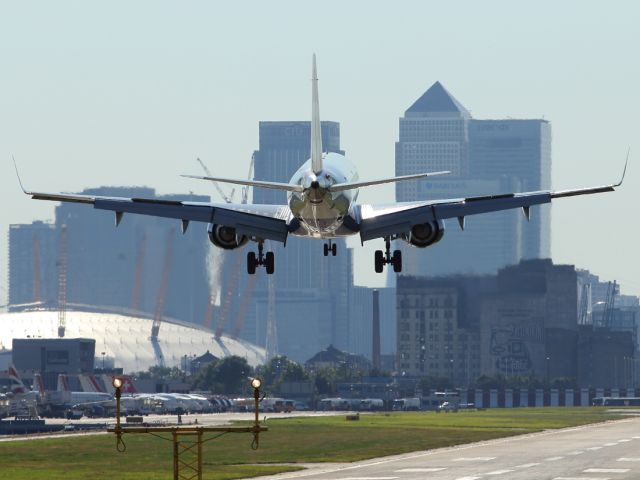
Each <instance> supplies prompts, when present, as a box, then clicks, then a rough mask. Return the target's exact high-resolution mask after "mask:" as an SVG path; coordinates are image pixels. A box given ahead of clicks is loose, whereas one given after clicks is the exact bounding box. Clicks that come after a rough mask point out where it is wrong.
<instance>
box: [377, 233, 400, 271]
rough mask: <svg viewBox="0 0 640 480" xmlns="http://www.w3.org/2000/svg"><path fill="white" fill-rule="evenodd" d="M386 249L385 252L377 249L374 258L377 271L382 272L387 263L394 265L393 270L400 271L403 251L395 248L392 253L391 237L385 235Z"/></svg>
mask: <svg viewBox="0 0 640 480" xmlns="http://www.w3.org/2000/svg"><path fill="white" fill-rule="evenodd" d="M384 242H385V246H386V250H385V252H384V253H383V252H382V250H376V253H375V256H374V260H375V268H376V273H382V270H384V266H385V265H387V264H392V265H393V271H394V272H396V273H400V272H401V271H402V252H401V251H400V250H394V251H393V255H391V238H389V237H385V239H384Z"/></svg>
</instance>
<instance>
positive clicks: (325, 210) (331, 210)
mask: <svg viewBox="0 0 640 480" xmlns="http://www.w3.org/2000/svg"><path fill="white" fill-rule="evenodd" d="M357 180H358V172H357V170H356V168H355V166H354V165H353V163H351V161H349V160H348V159H347V158H346V157H345V156H343V155H340V154H339V153H326V154H324V155H323V159H322V170H321V171H320V172H317V173H314V172H313V170H312V168H311V160H307V161H306V162H305V163H304V164H303V165H302V166H301V167H300V168H299V169H298V171H297V172H296V173H294V174H293V177H291V180H290V182H289V183H291V184H294V185H302V186H303V187H304V191H303V192H302V193H298V192H290V193H289V199H288V201H289V208H290V209H291V213H292V215H293V218H294V219H295V220H293V221H292V222H296V220H297V222H296V223H299V225H297V227H298V228H295V229H293V231H292V232H291V233H292V234H293V235H299V236H308V237H315V238H332V237H339V236H345V235H351V234H353V233H355V232H354V231H352V230H350V229H345V228H343V224H344V221H345V218H346V217H347V216H348V215H349V214H350V213H351V211H352V207H353V204H354V202H355V201H356V199H357V197H358V189H353V190H343V191H338V192H331V191H329V187H330V186H331V185H335V184H337V183H348V182H354V181H357Z"/></svg>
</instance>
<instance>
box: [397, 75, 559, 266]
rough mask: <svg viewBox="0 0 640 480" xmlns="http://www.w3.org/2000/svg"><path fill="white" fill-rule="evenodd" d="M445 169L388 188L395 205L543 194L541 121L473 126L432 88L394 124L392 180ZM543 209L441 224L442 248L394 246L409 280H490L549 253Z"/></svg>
mask: <svg viewBox="0 0 640 480" xmlns="http://www.w3.org/2000/svg"><path fill="white" fill-rule="evenodd" d="M438 170H450V171H451V172H452V173H451V174H450V175H446V176H443V177H435V178H428V179H425V180H420V181H416V182H402V183H398V184H396V200H398V201H413V200H429V199H443V198H462V197H467V196H472V195H490V194H497V193H509V192H513V191H518V190H523V189H526V190H539V189H547V188H550V186H551V185H550V170H551V132H550V126H549V123H548V122H546V121H544V120H498V121H496V120H475V119H472V118H471V115H470V114H469V112H468V110H467V109H466V108H465V107H464V106H462V104H461V103H460V102H458V101H457V100H456V99H455V98H454V97H453V96H452V95H451V94H450V93H449V92H448V91H447V90H446V89H445V88H444V87H443V86H442V85H441V84H440V83H439V82H436V83H435V84H433V85H432V86H431V87H430V88H429V89H428V90H427V91H426V92H425V93H424V94H423V95H422V96H421V97H420V98H419V99H418V100H416V101H415V102H414V104H413V105H411V107H409V109H408V110H407V111H406V112H405V116H404V117H403V118H400V133H399V141H398V142H397V143H396V173H397V174H398V175H407V174H411V173H419V172H429V171H438ZM548 208H549V207H548V206H543V207H536V208H535V209H533V210H532V219H531V220H532V221H531V222H530V223H529V224H527V222H526V221H525V219H524V217H523V215H522V214H521V213H520V212H518V211H504V212H495V213H490V214H484V215H478V216H471V217H468V218H467V219H466V223H465V229H464V231H462V230H461V229H460V228H459V226H458V224H457V222H455V221H454V222H448V223H447V224H446V229H445V234H444V238H443V239H442V241H441V242H440V243H438V244H436V245H433V246H431V247H428V248H427V249H424V250H421V249H417V248H413V247H410V246H408V245H402V244H401V248H402V250H403V255H404V256H405V260H404V264H405V267H404V270H405V272H406V273H408V274H412V275H449V274H455V273H469V272H474V273H495V272H497V270H498V269H499V268H502V267H504V266H506V265H511V264H515V263H518V262H519V261H520V259H522V258H541V257H548V256H549V253H550V247H549V245H550V240H549V237H550V232H549V213H548V212H549V210H548Z"/></svg>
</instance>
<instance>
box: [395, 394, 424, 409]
mask: <svg viewBox="0 0 640 480" xmlns="http://www.w3.org/2000/svg"><path fill="white" fill-rule="evenodd" d="M392 409H393V410H394V411H396V412H409V411H416V410H420V399H419V398H418V397H414V398H397V399H395V400H394V401H393V406H392Z"/></svg>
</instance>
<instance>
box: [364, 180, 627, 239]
mask: <svg viewBox="0 0 640 480" xmlns="http://www.w3.org/2000/svg"><path fill="white" fill-rule="evenodd" d="M621 183H622V182H619V183H616V184H612V185H604V186H600V187H591V188H581V189H573V190H562V191H556V192H552V191H541V192H524V193H507V194H502V195H487V196H479V197H467V198H457V199H448V200H432V201H426V202H410V203H397V204H391V205H361V207H360V238H361V240H362V241H363V242H365V241H367V240H372V239H375V238H385V237H397V236H410V235H411V232H412V231H413V230H414V227H416V226H418V225H424V224H435V223H437V222H439V221H441V220H445V219H449V218H457V219H458V222H459V224H460V227H461V228H464V219H465V217H467V216H469V215H477V214H481V213H489V212H498V211H502V210H510V209H513V208H522V211H523V213H524V214H525V216H526V217H527V218H529V215H530V211H529V209H530V207H532V206H534V205H541V204H544V203H549V202H551V200H552V199H554V198H563V197H572V196H577V195H590V194H595V193H604V192H612V191H614V190H615V187H618V186H619V185H621Z"/></svg>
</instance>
